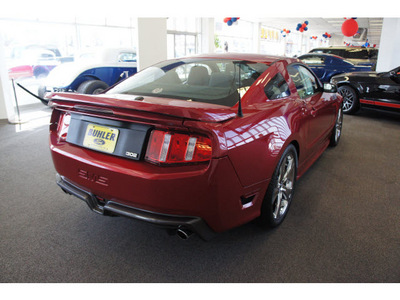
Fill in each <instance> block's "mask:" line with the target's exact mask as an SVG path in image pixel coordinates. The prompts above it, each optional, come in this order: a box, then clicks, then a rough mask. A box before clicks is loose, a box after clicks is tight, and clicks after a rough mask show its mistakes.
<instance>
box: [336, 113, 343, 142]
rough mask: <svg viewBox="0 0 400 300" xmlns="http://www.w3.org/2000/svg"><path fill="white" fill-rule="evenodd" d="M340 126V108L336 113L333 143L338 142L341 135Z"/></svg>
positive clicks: (341, 118)
mask: <svg viewBox="0 0 400 300" xmlns="http://www.w3.org/2000/svg"><path fill="white" fill-rule="evenodd" d="M342 125H343V109H342V108H340V109H339V111H338V115H337V118H336V124H335V142H337V141H338V140H339V138H340V135H341V134H342Z"/></svg>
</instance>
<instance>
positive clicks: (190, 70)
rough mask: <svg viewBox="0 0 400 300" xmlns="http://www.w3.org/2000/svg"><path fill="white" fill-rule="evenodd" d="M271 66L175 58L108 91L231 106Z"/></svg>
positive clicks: (225, 60) (242, 62)
mask: <svg viewBox="0 0 400 300" xmlns="http://www.w3.org/2000/svg"><path fill="white" fill-rule="evenodd" d="M267 68H268V65H266V64H262V63H254V62H248V61H234V60H227V59H222V60H217V59H174V60H169V61H166V62H163V63H160V64H157V65H154V66H152V67H149V68H147V69H144V70H143V71H141V72H139V73H137V74H135V75H134V76H132V77H129V78H128V79H126V80H125V81H123V82H121V83H120V84H117V85H116V86H115V87H113V88H112V89H110V90H109V91H107V93H106V94H130V95H140V96H152V97H165V98H175V99H181V100H187V101H199V102H206V103H213V104H219V105H224V106H229V107H232V106H234V105H235V104H236V103H237V102H238V101H239V96H243V94H244V93H245V92H246V91H247V90H248V89H249V87H250V86H251V85H252V84H253V83H254V81H255V80H256V79H257V78H258V77H259V76H260V75H261V74H262V73H263V72H264V71H265V70H267Z"/></svg>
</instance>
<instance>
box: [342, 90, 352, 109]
mask: <svg viewBox="0 0 400 300" xmlns="http://www.w3.org/2000/svg"><path fill="white" fill-rule="evenodd" d="M339 93H340V95H341V96H342V97H343V110H344V111H349V110H350V109H351V108H352V107H353V105H354V100H355V99H354V95H353V93H352V92H351V91H349V90H348V89H341V90H340V92H339Z"/></svg>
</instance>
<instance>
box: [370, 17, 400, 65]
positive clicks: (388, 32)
mask: <svg viewBox="0 0 400 300" xmlns="http://www.w3.org/2000/svg"><path fill="white" fill-rule="evenodd" d="M399 49H400V18H384V19H383V26H382V33H381V42H380V45H379V54H378V62H377V65H376V71H377V72H385V71H389V70H391V69H394V68H396V67H398V66H400V55H399Z"/></svg>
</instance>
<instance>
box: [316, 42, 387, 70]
mask: <svg viewBox="0 0 400 300" xmlns="http://www.w3.org/2000/svg"><path fill="white" fill-rule="evenodd" d="M378 51H379V50H378V49H376V48H364V47H344V46H343V47H341V46H330V47H321V48H315V49H312V50H311V51H310V52H309V53H326V54H333V55H338V56H341V57H343V58H344V59H346V60H348V61H350V62H351V63H353V64H355V65H364V66H371V68H372V71H375V68H376V61H377V58H378Z"/></svg>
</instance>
